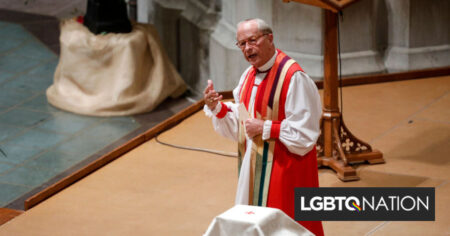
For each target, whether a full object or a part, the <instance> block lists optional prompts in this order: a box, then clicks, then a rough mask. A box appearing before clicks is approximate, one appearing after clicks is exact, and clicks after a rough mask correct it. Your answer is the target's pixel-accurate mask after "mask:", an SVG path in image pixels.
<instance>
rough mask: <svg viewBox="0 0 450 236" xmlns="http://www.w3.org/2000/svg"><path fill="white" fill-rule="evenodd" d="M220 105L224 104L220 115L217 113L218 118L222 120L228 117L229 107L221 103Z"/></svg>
mask: <svg viewBox="0 0 450 236" xmlns="http://www.w3.org/2000/svg"><path fill="white" fill-rule="evenodd" d="M220 104H222V108H221V109H220V111H219V113H217V115H216V117H217V118H219V119H222V118H224V117H225V116H226V115H227V112H228V107H227V105H225V103H223V102H220Z"/></svg>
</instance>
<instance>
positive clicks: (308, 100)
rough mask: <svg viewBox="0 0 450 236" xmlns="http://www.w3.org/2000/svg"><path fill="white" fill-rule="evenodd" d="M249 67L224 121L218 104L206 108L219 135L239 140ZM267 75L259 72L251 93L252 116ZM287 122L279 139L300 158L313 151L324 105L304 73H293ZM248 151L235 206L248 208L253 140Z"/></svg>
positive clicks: (266, 130)
mask: <svg viewBox="0 0 450 236" xmlns="http://www.w3.org/2000/svg"><path fill="white" fill-rule="evenodd" d="M277 54H278V52H276V53H275V54H274V55H273V56H272V58H271V59H270V60H269V61H268V62H267V63H266V64H264V65H263V66H261V67H260V68H258V70H259V71H267V70H269V69H270V68H271V67H272V66H273V64H274V63H275V59H276V56H277ZM250 68H251V67H249V68H248V69H247V70H246V71H245V72H244V73H243V74H242V76H241V78H240V80H239V84H238V86H237V87H236V88H235V89H234V90H233V96H234V100H235V102H234V103H233V102H226V103H225V104H226V106H227V107H228V108H230V109H231V110H232V112H228V113H227V114H226V116H225V117H224V118H222V119H219V118H217V117H216V116H215V115H217V113H218V112H219V111H220V110H221V104H220V103H219V104H218V105H217V106H216V107H215V109H214V110H213V111H211V110H210V109H209V108H208V106H206V105H205V106H204V109H203V110H204V112H205V114H206V115H207V116H209V117H212V122H213V126H214V129H215V130H216V132H218V133H219V134H221V135H223V136H225V137H228V138H230V139H233V140H235V141H238V130H239V129H238V128H239V126H238V124H239V123H238V122H239V121H238V119H239V110H238V106H239V92H240V89H241V86H242V84H243V83H244V80H245V77H246V75H247V72H248V71H249V70H250ZM266 75H267V73H257V74H256V78H255V85H256V86H254V87H253V90H252V95H251V98H250V104H249V113H250V114H253V109H254V102H255V96H256V92H257V89H258V86H257V85H259V84H260V83H261V81H262V80H263V79H264V78H265V77H266ZM285 114H286V119H285V120H283V121H282V122H281V124H280V136H279V140H280V141H281V143H283V144H284V145H285V146H286V147H287V149H288V150H289V151H290V152H292V153H295V154H298V155H305V154H306V153H308V152H309V151H311V150H312V149H313V147H314V145H315V144H316V141H317V139H318V138H319V135H320V124H319V120H320V118H321V115H322V104H321V102H320V96H319V93H318V91H317V87H316V85H315V83H314V81H313V80H312V79H311V78H309V76H308V75H307V74H306V73H304V72H301V71H298V72H296V73H294V74H293V76H292V78H291V81H290V84H289V89H288V92H287V96H286V103H285ZM271 126H272V121H270V120H266V121H265V122H264V128H263V135H262V139H263V140H267V139H269V138H270V129H271ZM246 144H247V148H246V150H247V151H246V152H245V155H244V158H243V160H242V166H241V172H240V174H239V181H238V186H237V191H236V198H235V204H236V205H238V204H242V205H248V196H249V182H250V181H249V179H250V150H251V148H252V140H251V139H248V138H247V140H246Z"/></svg>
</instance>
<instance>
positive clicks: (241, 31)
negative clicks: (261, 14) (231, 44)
mask: <svg viewBox="0 0 450 236" xmlns="http://www.w3.org/2000/svg"><path fill="white" fill-rule="evenodd" d="M237 44H238V46H239V48H240V49H241V50H242V53H243V54H244V57H245V59H246V60H247V61H248V62H249V63H250V64H251V65H253V66H255V67H261V66H262V65H264V64H265V63H266V62H267V61H269V60H270V58H271V57H272V56H273V54H274V53H275V47H274V45H273V35H272V34H266V35H263V33H262V32H260V31H259V30H258V24H257V23H256V22H255V21H247V22H243V23H241V24H240V25H239V27H238V30H237Z"/></svg>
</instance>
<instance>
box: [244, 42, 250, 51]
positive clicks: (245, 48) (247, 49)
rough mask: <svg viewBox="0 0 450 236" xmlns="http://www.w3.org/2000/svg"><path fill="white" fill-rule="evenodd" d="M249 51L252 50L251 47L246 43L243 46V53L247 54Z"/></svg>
mask: <svg viewBox="0 0 450 236" xmlns="http://www.w3.org/2000/svg"><path fill="white" fill-rule="evenodd" d="M251 49H252V46H251V45H250V44H249V43H247V42H246V43H245V45H244V52H247V51H249V50H251Z"/></svg>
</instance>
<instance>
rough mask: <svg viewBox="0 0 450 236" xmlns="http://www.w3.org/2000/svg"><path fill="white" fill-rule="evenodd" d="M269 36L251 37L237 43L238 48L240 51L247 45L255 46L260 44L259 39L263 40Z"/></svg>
mask: <svg viewBox="0 0 450 236" xmlns="http://www.w3.org/2000/svg"><path fill="white" fill-rule="evenodd" d="M264 35H267V34H261V35H259V36H253V37H250V38H248V39H246V40H241V41H239V42H236V46H238V47H239V48H240V49H244V48H245V45H246V44H247V43H248V45H250V46H255V45H256V43H257V42H258V39H259V38H261V37H262V36H264Z"/></svg>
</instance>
